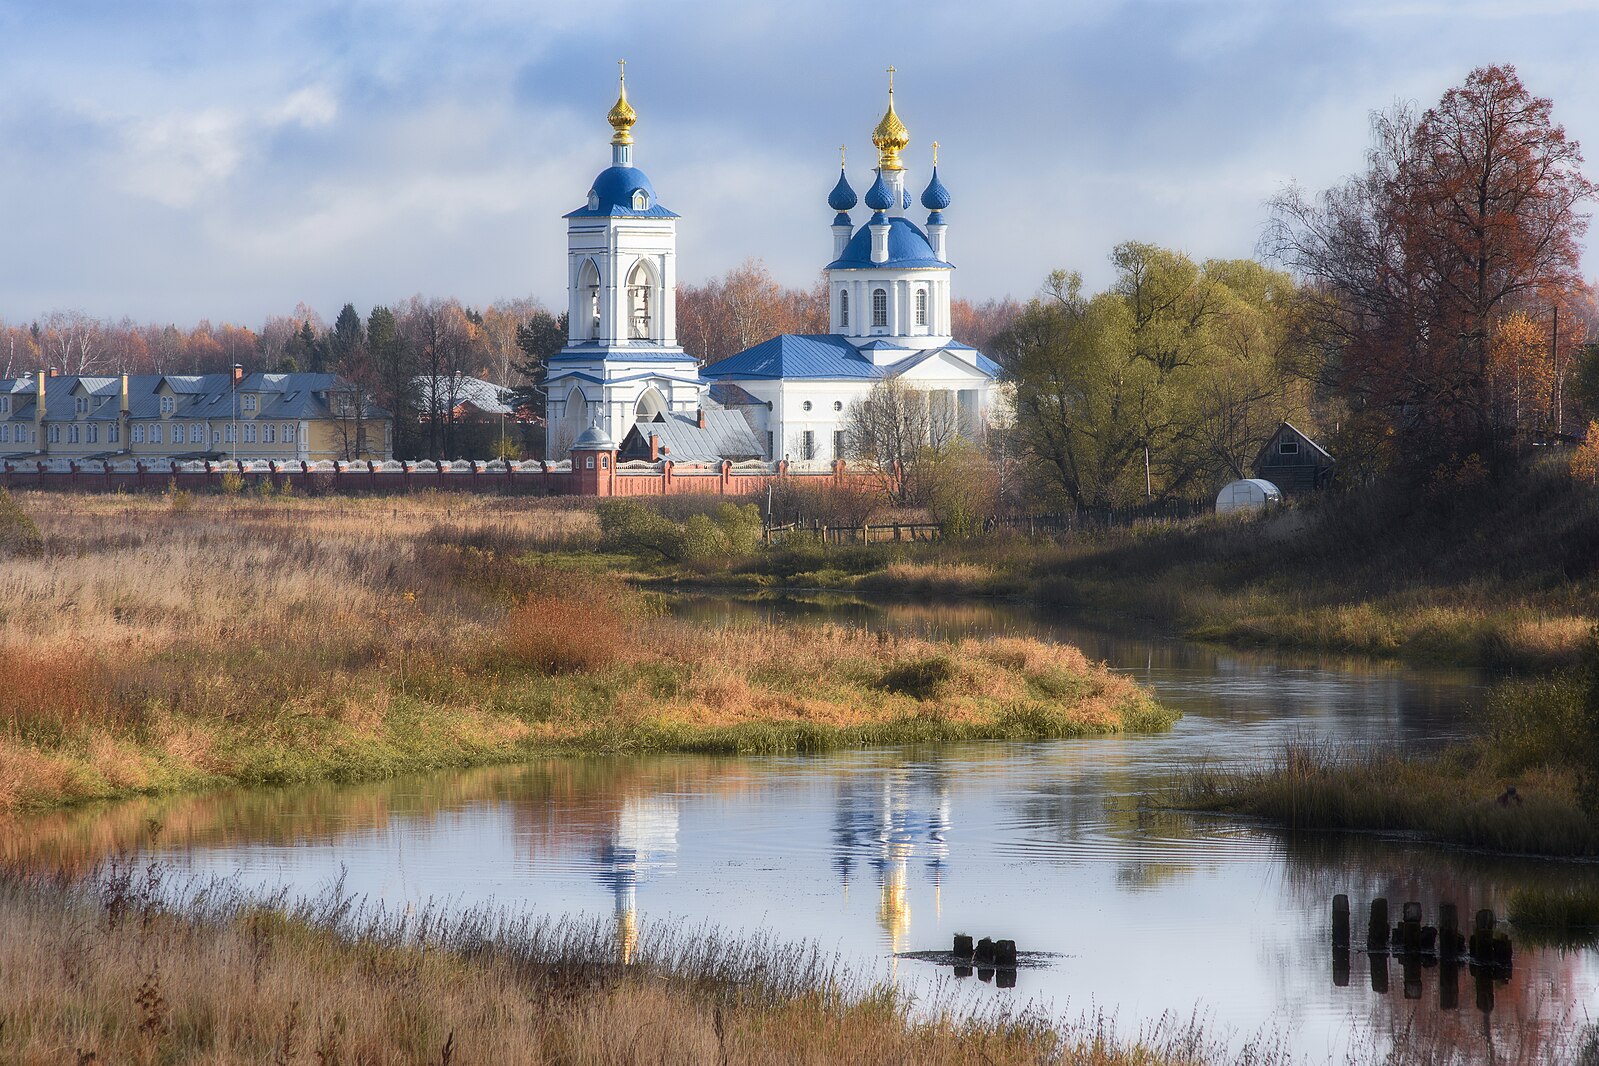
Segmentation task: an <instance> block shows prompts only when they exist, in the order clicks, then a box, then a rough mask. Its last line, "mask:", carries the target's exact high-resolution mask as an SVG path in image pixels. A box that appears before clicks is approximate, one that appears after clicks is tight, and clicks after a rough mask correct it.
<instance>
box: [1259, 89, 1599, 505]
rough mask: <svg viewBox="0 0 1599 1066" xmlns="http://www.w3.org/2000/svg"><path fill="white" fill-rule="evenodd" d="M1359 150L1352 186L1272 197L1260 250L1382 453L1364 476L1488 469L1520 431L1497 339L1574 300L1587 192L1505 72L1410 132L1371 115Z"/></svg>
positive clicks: (1545, 121) (1560, 359)
mask: <svg viewBox="0 0 1599 1066" xmlns="http://www.w3.org/2000/svg"><path fill="white" fill-rule="evenodd" d="M1372 140H1373V143H1372V148H1371V150H1370V152H1369V153H1368V161H1367V167H1366V170H1365V172H1363V173H1361V174H1358V175H1356V176H1354V177H1352V178H1350V179H1348V180H1347V181H1345V182H1344V183H1343V184H1341V185H1339V186H1337V187H1335V188H1333V189H1330V190H1328V191H1326V192H1324V193H1322V194H1321V195H1319V196H1317V197H1314V198H1311V197H1309V196H1307V195H1306V194H1304V193H1303V192H1302V191H1300V190H1298V189H1292V188H1291V189H1289V190H1287V191H1285V192H1284V193H1282V194H1281V195H1279V196H1278V197H1277V198H1276V200H1275V202H1274V217H1273V221H1272V223H1271V224H1270V226H1269V228H1268V230H1267V233H1266V238H1265V245H1266V247H1267V248H1268V250H1269V251H1270V252H1271V253H1272V254H1274V255H1275V256H1277V257H1278V258H1279V259H1280V260H1281V261H1283V262H1284V263H1286V264H1288V265H1289V266H1291V267H1292V268H1293V269H1295V270H1296V271H1298V272H1299V273H1300V274H1301V275H1302V276H1303V277H1304V279H1305V280H1306V281H1308V282H1309V283H1310V284H1311V286H1312V287H1313V288H1314V289H1315V290H1316V291H1317V298H1316V299H1313V300H1309V301H1307V302H1306V308H1307V311H1308V312H1309V313H1310V314H1311V315H1312V316H1314V319H1315V321H1316V325H1317V327H1318V329H1319V331H1320V333H1321V335H1322V336H1323V337H1324V338H1325V340H1326V342H1327V344H1328V346H1329V348H1330V350H1331V353H1332V355H1333V359H1332V360H1331V361H1330V362H1329V366H1330V367H1332V368H1333V369H1334V371H1335V373H1334V376H1333V382H1332V383H1333V384H1334V385H1335V386H1336V388H1337V389H1338V390H1339V391H1340V393H1341V395H1342V396H1343V398H1344V400H1345V402H1346V403H1347V404H1348V406H1349V409H1350V415H1351V424H1352V426H1353V427H1354V428H1355V430H1356V431H1357V432H1358V433H1360V434H1363V435H1365V436H1366V437H1367V438H1368V440H1371V441H1376V442H1380V443H1377V444H1374V445H1372V446H1370V447H1368V448H1366V449H1365V450H1366V451H1367V452H1368V453H1369V454H1371V455H1372V456H1373V461H1374V463H1375V464H1377V465H1379V466H1384V465H1386V466H1391V467H1393V466H1397V467H1403V468H1408V469H1411V470H1413V471H1415V472H1419V473H1421V474H1423V475H1426V474H1428V473H1430V472H1432V471H1438V470H1445V469H1448V468H1450V467H1453V466H1455V465H1458V464H1459V463H1461V462H1464V461H1468V460H1469V458H1470V457H1471V456H1474V455H1475V456H1480V457H1481V458H1482V459H1483V460H1484V461H1486V462H1489V463H1500V462H1502V461H1503V460H1504V459H1505V458H1506V457H1507V456H1508V455H1510V454H1513V451H1514V445H1515V444H1516V443H1517V440H1516V432H1515V431H1516V429H1517V426H1516V424H1515V419H1514V416H1513V415H1512V416H1511V418H1510V419H1509V420H1508V421H1507V420H1506V417H1505V412H1506V408H1505V406H1504V405H1503V404H1500V403H1497V402H1496V396H1497V393H1498V391H1499V390H1498V387H1497V386H1498V385H1499V384H1501V383H1502V381H1503V375H1502V374H1501V375H1497V376H1496V374H1495V373H1494V346H1495V338H1496V335H1497V334H1498V333H1499V331H1500V329H1501V323H1503V322H1504V321H1505V320H1507V319H1508V318H1509V316H1511V315H1513V314H1514V313H1516V312H1517V311H1524V312H1536V311H1538V310H1540V309H1542V308H1545V307H1549V306H1552V305H1556V304H1559V303H1561V302H1565V301H1569V300H1572V299H1574V298H1575V294H1576V293H1577V292H1578V291H1579V290H1580V287H1581V280H1580V276H1579V273H1578V251H1579V245H1580V240H1581V237H1582V235H1583V234H1584V232H1585V231H1586V228H1587V216H1586V215H1584V214H1582V213H1581V211H1580V206H1581V204H1582V202H1583V201H1584V200H1587V199H1589V198H1590V197H1591V196H1592V195H1593V192H1594V186H1593V184H1592V183H1590V182H1589V181H1588V180H1587V179H1586V178H1585V177H1583V175H1582V173H1581V170H1580V165H1581V162H1582V155H1581V152H1580V150H1579V148H1578V145H1577V144H1576V142H1575V141H1571V140H1569V139H1568V138H1567V137H1566V133H1565V130H1564V129H1563V128H1562V127H1561V126H1559V125H1557V124H1556V123H1555V122H1554V120H1553V108H1552V105H1551V103H1550V101H1549V100H1547V99H1544V98H1541V97H1535V96H1533V95H1531V94H1530V93H1529V92H1528V91H1527V90H1526V88H1525V87H1524V86H1523V85H1522V83H1521V80H1520V79H1519V78H1518V77H1517V76H1516V72H1515V70H1514V68H1512V67H1508V66H1490V67H1480V68H1478V69H1476V70H1474V71H1472V72H1471V74H1470V75H1469V76H1468V77H1467V78H1466V81H1465V83H1464V84H1463V85H1461V86H1458V87H1456V88H1452V89H1450V90H1449V91H1448V92H1447V93H1445V94H1444V96H1443V97H1442V99H1441V100H1440V101H1439V102H1438V104H1437V105H1436V106H1434V107H1432V108H1429V109H1428V110H1427V111H1425V112H1424V113H1422V114H1421V115H1420V116H1417V115H1415V113H1414V112H1413V111H1412V110H1411V109H1409V108H1408V107H1404V106H1400V107H1396V108H1394V109H1392V110H1390V111H1388V112H1385V113H1382V114H1379V115H1376V116H1374V117H1373V122H1372ZM1517 329H1518V331H1519V332H1524V331H1520V328H1519V327H1517ZM1568 343H1569V340H1568ZM1551 358H1552V360H1553V361H1554V362H1555V363H1556V364H1557V366H1559V367H1563V366H1565V365H1567V364H1569V361H1570V360H1569V351H1568V352H1567V353H1566V354H1565V355H1564V356H1562V354H1561V353H1558V352H1555V353H1551Z"/></svg>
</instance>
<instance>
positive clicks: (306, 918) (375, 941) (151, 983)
mask: <svg viewBox="0 0 1599 1066" xmlns="http://www.w3.org/2000/svg"><path fill="white" fill-rule="evenodd" d="M624 960H625V961H624ZM0 972H4V973H6V974H7V979H6V981H4V982H0V1057H3V1058H5V1059H6V1060H7V1061H16V1062H46V1061H60V1060H61V1057H62V1056H63V1055H66V1056H67V1058H68V1061H79V1062H88V1061H94V1062H134V1063H137V1062H174V1061H185V1062H187V1061H212V1062H220V1061H228V1062H276V1063H284V1064H290V1063H308V1064H309V1063H317V1064H321V1066H327V1064H331V1063H358V1062H403V1063H418V1064H421V1063H430V1064H438V1063H478V1062H500V1063H511V1062H532V1063H538V1062H559V1063H565V1064H572V1066H581V1064H585V1063H596V1064H597V1063H766V1062H786V1063H796V1064H802V1063H885V1062H886V1063H907V1064H908V1063H933V1064H937V1063H966V1062H973V1061H977V1062H989V1063H1040V1062H1070V1063H1074V1064H1083V1066H1121V1064H1128V1066H1132V1064H1139V1066H1162V1064H1168V1063H1170V1064H1178V1063H1182V1064H1192V1066H1197V1064H1201V1063H1226V1062H1238V1063H1241V1064H1242V1063H1250V1064H1254V1066H1273V1064H1277V1063H1286V1062H1287V1061H1288V1056H1287V1055H1286V1054H1285V1053H1284V1052H1282V1051H1281V1050H1280V1048H1278V1047H1277V1046H1276V1045H1275V1043H1274V1042H1273V1041H1271V1040H1270V1039H1257V1040H1253V1041H1249V1042H1247V1043H1246V1044H1245V1045H1244V1046H1243V1047H1242V1048H1241V1049H1234V1050H1229V1049H1228V1047H1227V1045H1226V1042H1225V1041H1223V1040H1219V1039H1217V1038H1216V1037H1214V1036H1213V1035H1211V1034H1209V1033H1208V1032H1207V1031H1206V1029H1205V1027H1204V1025H1203V1024H1202V1022H1201V1021H1200V1020H1198V1019H1197V1018H1196V1019H1190V1020H1188V1021H1186V1022H1185V1021H1182V1020H1180V1019H1177V1018H1175V1017H1173V1016H1166V1017H1163V1018H1162V1019H1160V1020H1158V1021H1155V1022H1153V1023H1150V1024H1147V1025H1145V1026H1143V1027H1142V1028H1141V1030H1140V1031H1138V1032H1136V1033H1133V1034H1130V1035H1119V1034H1118V1032H1117V1028H1118V1027H1117V1026H1116V1025H1115V1023H1114V1019H1113V1018H1111V1017H1109V1016H1106V1015H1104V1014H1093V1015H1087V1016H1083V1017H1081V1018H1078V1019H1061V1018H1054V1017H1051V1016H1048V1015H1046V1014H1044V1013H1043V1012H1041V1011H1039V1010H1037V1009H1034V1008H1031V1007H1023V1008H1020V1009H1006V1008H1005V1007H1002V1006H1000V1007H993V1008H988V1009H978V1010H976V1011H975V1012H974V1011H972V1010H971V1009H970V1008H969V1007H967V1008H961V1007H957V1005H955V1004H954V1003H941V1002H936V1001H935V1002H923V1003H917V1004H915V1008H916V1009H915V1010H914V1011H913V1010H912V1007H913V1004H912V1001H911V1000H910V998H909V997H907V996H905V995H904V994H902V993H900V992H899V991H897V990H896V989H895V988H894V987H893V986H890V985H884V984H880V983H877V982H875V981H872V980H868V979H866V978H864V977H862V976H861V975H859V974H857V973H855V972H853V971H851V970H850V969H849V968H848V967H846V966H844V965H843V964H841V962H840V961H839V960H838V959H837V958H836V957H832V956H828V955H825V954H823V953H822V952H820V951H819V950H818V949H816V948H815V947H814V946H810V945H803V944H801V945H795V944H786V943H783V942H780V941H777V940H774V939H771V938H767V937H754V938H732V937H728V936H725V935H723V934H721V933H719V932H717V931H716V930H714V929H685V928H681V927H677V926H668V925H656V924H653V923H646V924H645V926H644V928H643V929H642V930H640V931H639V932H638V934H637V936H636V941H635V938H634V936H633V935H631V934H627V935H625V934H624V933H623V930H622V928H621V927H619V926H617V925H616V924H614V923H612V922H609V921H594V920H587V919H549V918H539V917H535V916H532V915H529V914H527V913H517V912H511V911H506V910H494V909H476V910H464V911H463V910H457V909H450V908H444V907H438V906H434V905H431V904H425V905H422V906H420V907H417V908H414V909H413V908H406V909H405V910H402V911H396V910H391V909H385V908H383V907H381V906H378V905H374V904H370V903H368V902H366V901H363V900H360V899H356V898H353V897H351V896H349V895H347V894H345V893H344V892H343V891H342V889H341V888H340V887H339V886H337V885H335V886H332V887H330V888H329V890H328V891H327V892H325V893H324V894H323V895H322V896H320V897H318V898H315V899H300V898H291V897H290V896H288V895H287V894H285V893H279V894H277V895H275V896H271V897H268V898H266V899H260V898H252V897H250V896H247V895H245V894H244V893H242V892H240V891H239V890H238V889H237V888H236V887H235V886H234V885H232V884H231V883H230V882H181V883H171V882H169V880H168V879H167V878H166V877H165V874H164V872H163V871H162V870H160V869H159V868H157V867H145V868H137V867H133V866H130V865H127V864H118V863H113V864H111V865H110V866H109V867H108V868H106V869H104V870H102V871H101V873H100V874H99V875H98V876H97V877H94V878H91V879H87V880H77V881H74V880H69V879H64V878H59V877H49V876H40V875H26V874H19V873H15V872H6V873H0Z"/></svg>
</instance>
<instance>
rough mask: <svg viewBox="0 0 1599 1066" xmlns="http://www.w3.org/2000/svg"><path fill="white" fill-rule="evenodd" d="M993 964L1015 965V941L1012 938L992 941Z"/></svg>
mask: <svg viewBox="0 0 1599 1066" xmlns="http://www.w3.org/2000/svg"><path fill="white" fill-rule="evenodd" d="M994 965H996V966H1015V965H1016V941H1014V940H996V941H994Z"/></svg>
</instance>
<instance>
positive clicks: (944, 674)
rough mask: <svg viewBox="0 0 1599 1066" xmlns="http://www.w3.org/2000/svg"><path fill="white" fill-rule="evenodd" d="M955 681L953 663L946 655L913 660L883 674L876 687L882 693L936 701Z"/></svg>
mask: <svg viewBox="0 0 1599 1066" xmlns="http://www.w3.org/2000/svg"><path fill="white" fill-rule="evenodd" d="M954 680H955V663H954V661H953V660H951V659H950V657H949V656H947V655H931V656H928V657H927V658H925V659H913V660H912V661H910V662H908V663H905V664H904V665H903V666H897V667H895V668H894V669H892V670H890V671H888V672H887V673H886V674H884V675H883V676H882V678H881V680H879V681H878V686H879V687H880V688H882V689H883V690H884V691H887V692H892V693H895V694H896V695H900V696H910V697H912V698H913V699H918V700H934V699H937V698H938V697H939V696H940V695H941V694H942V693H943V692H944V691H945V690H946V689H948V688H949V686H950V684H951V683H952V682H954Z"/></svg>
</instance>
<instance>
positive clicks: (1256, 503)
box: [1216, 477, 1283, 514]
mask: <svg viewBox="0 0 1599 1066" xmlns="http://www.w3.org/2000/svg"><path fill="white" fill-rule="evenodd" d="M1282 502H1283V494H1282V492H1281V491H1280V490H1279V489H1278V488H1277V486H1276V485H1273V484H1272V483H1271V482H1269V481H1265V480H1262V479H1261V478H1258V477H1251V478H1244V479H1242V480H1240V481H1230V482H1228V483H1227V484H1226V485H1223V486H1222V490H1221V491H1220V492H1218V493H1217V494H1216V513H1217V514H1232V513H1233V512H1234V511H1259V510H1261V509H1262V508H1265V507H1270V506H1271V505H1272V504H1276V503H1282Z"/></svg>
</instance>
